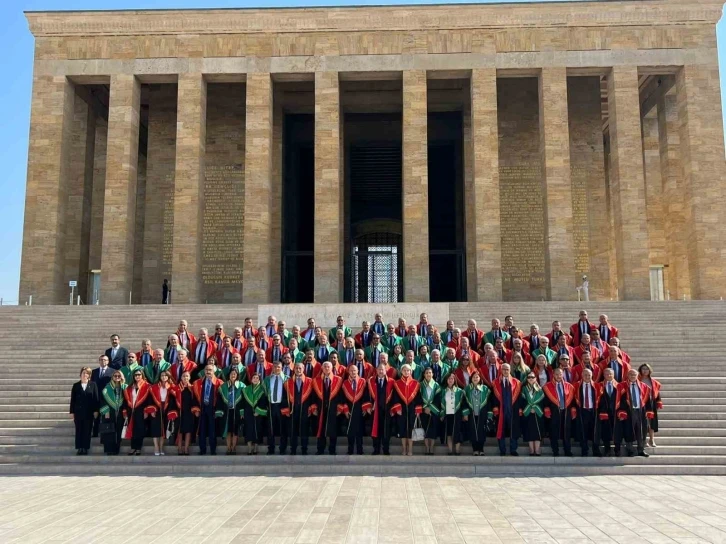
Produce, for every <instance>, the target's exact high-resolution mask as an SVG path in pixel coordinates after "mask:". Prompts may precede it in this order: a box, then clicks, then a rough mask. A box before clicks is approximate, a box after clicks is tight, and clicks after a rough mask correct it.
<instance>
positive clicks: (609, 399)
mask: <svg viewBox="0 0 726 544" xmlns="http://www.w3.org/2000/svg"><path fill="white" fill-rule="evenodd" d="M603 376H604V378H605V379H604V380H603V382H602V383H601V384H600V385H601V386H602V395H601V396H600V400H599V401H598V403H597V422H596V423H595V443H596V444H602V447H603V453H604V454H605V456H606V457H610V456H611V455H612V454H613V451H612V447H611V446H612V443H613V439H614V438H615V425H616V424H617V419H616V414H615V412H616V408H617V406H616V404H617V397H618V382H616V381H615V372H613V369H612V368H606V369H605V370H603Z"/></svg>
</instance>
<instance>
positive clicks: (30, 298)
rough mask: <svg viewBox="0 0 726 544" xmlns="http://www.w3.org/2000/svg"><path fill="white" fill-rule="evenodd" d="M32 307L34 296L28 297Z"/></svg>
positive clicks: (29, 304)
mask: <svg viewBox="0 0 726 544" xmlns="http://www.w3.org/2000/svg"><path fill="white" fill-rule="evenodd" d="M32 305H33V295H30V296H29V297H28V306H32Z"/></svg>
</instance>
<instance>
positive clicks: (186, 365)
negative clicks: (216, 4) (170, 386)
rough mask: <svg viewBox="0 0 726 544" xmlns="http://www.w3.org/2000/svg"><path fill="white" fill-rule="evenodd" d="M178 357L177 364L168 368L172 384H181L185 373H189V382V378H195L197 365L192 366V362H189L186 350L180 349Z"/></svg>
mask: <svg viewBox="0 0 726 544" xmlns="http://www.w3.org/2000/svg"><path fill="white" fill-rule="evenodd" d="M178 355H179V358H178V359H177V362H176V363H174V364H173V365H171V367H170V368H169V372H171V379H172V380H174V383H181V379H182V376H183V375H184V373H185V372H189V376H190V380H191V378H196V375H197V365H196V364H194V361H190V360H189V357H188V355H189V354H188V353H187V350H185V349H180V350H179V352H178Z"/></svg>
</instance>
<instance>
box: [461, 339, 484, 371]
mask: <svg viewBox="0 0 726 544" xmlns="http://www.w3.org/2000/svg"><path fill="white" fill-rule="evenodd" d="M464 356H468V357H469V359H470V360H471V361H472V362H473V363H474V364H475V365H476V366H479V364H480V362H479V360H480V359H481V355H479V354H478V353H477V352H476V351H475V350H474V348H473V347H472V346H471V345H470V344H469V338H467V337H466V336H464V337H462V338H461V345H460V346H459V349H458V350H456V358H457V359H458V360H459V361H461V360H462V359H463V358H464Z"/></svg>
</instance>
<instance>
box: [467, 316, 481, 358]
mask: <svg viewBox="0 0 726 544" xmlns="http://www.w3.org/2000/svg"><path fill="white" fill-rule="evenodd" d="M461 335H462V336H463V337H464V338H468V339H469V345H470V346H471V349H473V350H474V351H479V348H480V347H481V345H482V342H484V331H483V330H481V329H478V328H477V327H476V321H475V320H473V319H470V320H469V321H468V322H467V328H466V330H465V331H464V332H462V333H461Z"/></svg>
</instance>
